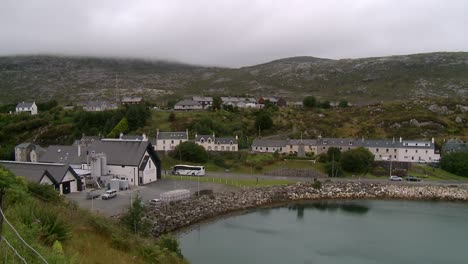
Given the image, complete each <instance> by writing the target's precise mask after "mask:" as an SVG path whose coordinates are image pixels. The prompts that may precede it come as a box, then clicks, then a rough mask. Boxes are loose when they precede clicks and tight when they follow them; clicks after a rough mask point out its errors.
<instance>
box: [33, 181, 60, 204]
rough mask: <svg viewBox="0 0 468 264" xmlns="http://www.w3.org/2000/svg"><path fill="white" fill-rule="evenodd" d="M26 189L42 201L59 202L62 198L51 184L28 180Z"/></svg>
mask: <svg viewBox="0 0 468 264" xmlns="http://www.w3.org/2000/svg"><path fill="white" fill-rule="evenodd" d="M28 191H29V193H31V194H32V196H34V197H36V198H38V199H39V200H41V201H44V202H50V203H59V202H61V201H62V200H63V198H62V196H60V193H59V192H58V191H57V190H56V189H55V188H54V186H52V185H44V184H40V183H36V182H28Z"/></svg>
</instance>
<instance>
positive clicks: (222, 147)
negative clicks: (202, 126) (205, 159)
mask: <svg viewBox="0 0 468 264" xmlns="http://www.w3.org/2000/svg"><path fill="white" fill-rule="evenodd" d="M238 140H239V138H238V137H237V136H236V137H216V136H215V134H214V133H213V135H198V134H196V135H195V143H197V144H198V145H200V146H202V147H203V148H204V149H205V150H207V151H239V143H238Z"/></svg>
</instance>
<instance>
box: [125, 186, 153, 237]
mask: <svg viewBox="0 0 468 264" xmlns="http://www.w3.org/2000/svg"><path fill="white" fill-rule="evenodd" d="M144 216H145V207H144V205H143V202H142V201H141V197H140V195H138V194H137V195H136V197H135V200H133V203H132V205H131V207H130V208H129V209H128V211H127V212H126V213H125V214H124V215H123V216H122V218H121V221H122V223H123V224H124V225H125V226H126V227H127V228H128V229H129V230H132V231H133V232H135V233H140V234H142V235H148V234H149V230H150V228H151V223H150V222H149V220H147V219H146V218H144Z"/></svg>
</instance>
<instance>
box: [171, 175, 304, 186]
mask: <svg viewBox="0 0 468 264" xmlns="http://www.w3.org/2000/svg"><path fill="white" fill-rule="evenodd" d="M163 179H171V180H178V181H180V180H182V181H187V180H188V181H200V182H207V183H218V184H224V185H227V186H232V187H239V188H241V187H263V186H274V185H287V184H292V183H295V181H291V180H275V179H272V180H265V179H258V180H257V179H234V178H218V177H195V176H174V175H164V176H163Z"/></svg>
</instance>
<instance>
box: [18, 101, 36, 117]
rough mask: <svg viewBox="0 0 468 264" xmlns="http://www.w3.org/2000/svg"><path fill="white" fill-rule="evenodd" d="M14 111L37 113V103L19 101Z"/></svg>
mask: <svg viewBox="0 0 468 264" xmlns="http://www.w3.org/2000/svg"><path fill="white" fill-rule="evenodd" d="M15 112H16V113H17V114H19V113H28V114H30V115H37V113H38V111H37V105H36V102H21V103H18V104H17V105H16V109H15Z"/></svg>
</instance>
